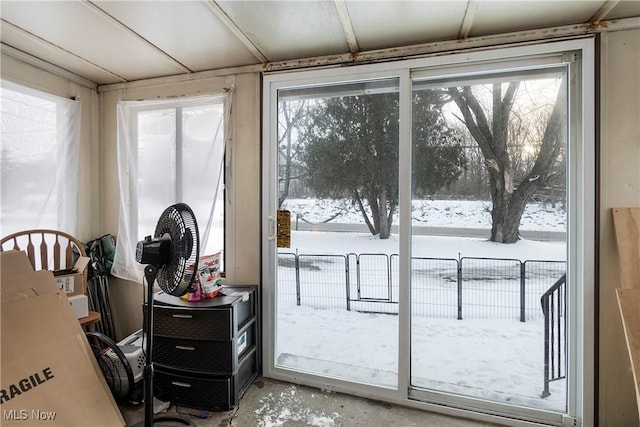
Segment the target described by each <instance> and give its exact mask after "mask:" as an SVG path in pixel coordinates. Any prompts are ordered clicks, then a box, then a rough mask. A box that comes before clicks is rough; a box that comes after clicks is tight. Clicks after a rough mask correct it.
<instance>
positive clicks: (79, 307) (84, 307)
mask: <svg viewBox="0 0 640 427" xmlns="http://www.w3.org/2000/svg"><path fill="white" fill-rule="evenodd" d="M68 299H69V304H71V309H72V310H73V312H74V313H75V314H76V318H78V319H81V318H83V317H87V316H88V315H89V298H87V296H86V295H71V296H70V297H68Z"/></svg>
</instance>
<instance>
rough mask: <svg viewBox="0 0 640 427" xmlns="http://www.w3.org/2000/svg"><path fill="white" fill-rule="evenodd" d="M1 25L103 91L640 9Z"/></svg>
mask: <svg viewBox="0 0 640 427" xmlns="http://www.w3.org/2000/svg"><path fill="white" fill-rule="evenodd" d="M0 17H1V20H0V25H1V28H0V41H1V42H2V49H3V51H5V52H7V53H9V54H14V56H16V55H18V56H22V57H26V58H36V59H37V60H38V61H44V62H45V63H49V64H53V65H54V66H55V67H56V69H62V70H64V71H66V72H70V73H73V74H75V75H78V76H81V77H83V78H84V79H86V80H89V81H91V82H93V83H95V84H98V85H101V84H111V83H123V82H130V81H135V80H140V79H147V78H153V77H162V76H171V75H179V74H189V73H194V72H199V71H206V70H219V69H229V68H236V67H246V66H252V65H254V66H255V65H256V64H271V63H274V62H282V61H289V60H298V59H304V58H313V57H325V56H328V55H344V54H358V53H361V52H370V51H376V50H379V49H387V48H396V47H401V46H410V45H419V44H426V43H433V42H443V41H455V40H460V39H468V38H471V39H472V38H475V37H487V36H491V35H495V34H501V33H510V32H516V31H525V30H535V29H541V28H549V27H560V26H567V25H575V24H597V23H599V22H601V21H612V20H619V19H621V18H628V17H640V1H638V0H633V1H632V0H622V1H619V0H606V1H605V0H598V1H596V0H572V1H568V0H564V1H558V0H555V1H544V0H536V1H520V0H517V1H493V0H441V1H437V0H432V1H427V0H422V1H400V0H395V1H394V0H388V1H360V0H358V1H353V0H303V1H273V0H272V1H265V0H262V1H240V0H232V1H227V0H192V1H187V0H185V1H113V0H110V1H96V0H91V1H86V0H80V1H4V0H2V1H1V2H0ZM57 67H59V68H57Z"/></svg>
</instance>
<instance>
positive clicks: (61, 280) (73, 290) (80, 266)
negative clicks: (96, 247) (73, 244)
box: [53, 256, 90, 295]
mask: <svg viewBox="0 0 640 427" xmlns="http://www.w3.org/2000/svg"><path fill="white" fill-rule="evenodd" d="M89 261H90V258H89V257H84V256H81V257H79V258H78V259H77V260H76V263H75V264H74V265H73V270H75V272H74V273H70V274H57V273H58V272H55V271H54V272H53V275H54V276H55V277H56V284H57V285H58V290H61V291H64V292H65V293H66V294H67V295H86V294H87V289H86V287H87V284H86V283H85V281H84V270H86V269H87V267H88V265H89Z"/></svg>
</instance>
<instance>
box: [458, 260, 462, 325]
mask: <svg viewBox="0 0 640 427" xmlns="http://www.w3.org/2000/svg"><path fill="white" fill-rule="evenodd" d="M458 320H462V258H460V254H458Z"/></svg>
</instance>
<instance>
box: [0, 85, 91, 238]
mask: <svg viewBox="0 0 640 427" xmlns="http://www.w3.org/2000/svg"><path fill="white" fill-rule="evenodd" d="M0 99H1V100H2V102H1V107H2V129H1V132H2V135H1V139H2V159H1V162H2V178H1V182H2V190H1V192H0V194H1V202H2V203H1V205H2V208H1V212H0V213H1V215H0V217H1V218H2V220H1V222H0V235H3V236H4V235H8V234H10V233H13V232H16V231H19V230H25V229H30V228H52V229H57V230H62V231H66V232H68V233H70V234H75V233H76V231H77V230H76V227H77V206H78V203H77V201H78V152H79V132H80V103H79V102H78V101H74V100H70V99H64V98H60V97H57V96H53V95H50V94H47V93H44V92H40V91H37V90H33V89H30V88H27V87H24V86H20V85H17V84H14V83H11V82H8V81H5V80H3V81H2V86H1V88H0Z"/></svg>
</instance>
